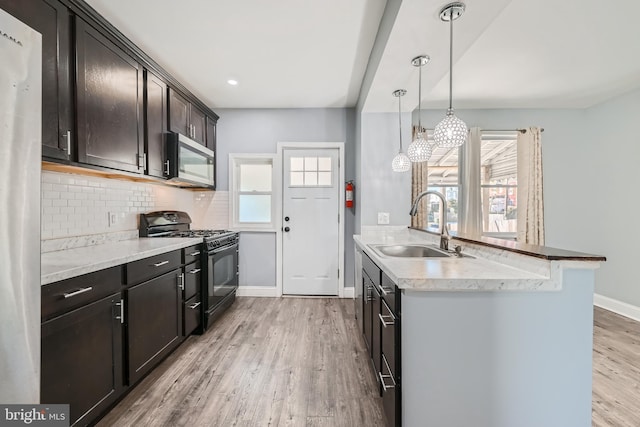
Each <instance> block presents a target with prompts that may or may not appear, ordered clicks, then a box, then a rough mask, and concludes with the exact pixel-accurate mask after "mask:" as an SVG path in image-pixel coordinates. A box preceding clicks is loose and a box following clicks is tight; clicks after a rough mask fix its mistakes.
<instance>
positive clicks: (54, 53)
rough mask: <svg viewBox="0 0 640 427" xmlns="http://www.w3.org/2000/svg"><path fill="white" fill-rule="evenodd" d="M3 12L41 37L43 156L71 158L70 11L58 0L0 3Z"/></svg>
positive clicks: (27, 0)
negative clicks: (69, 137) (68, 136)
mask: <svg viewBox="0 0 640 427" xmlns="http://www.w3.org/2000/svg"><path fill="white" fill-rule="evenodd" d="M0 9H3V10H5V11H6V12H8V13H10V14H11V15H13V16H14V17H16V18H18V19H19V20H21V21H22V22H24V23H25V24H27V25H28V26H30V27H31V28H33V29H34V30H36V31H38V32H39V33H40V34H42V155H43V156H44V157H49V158H53V159H63V160H67V159H70V157H69V156H70V150H69V148H71V145H72V144H71V142H72V141H69V144H67V135H70V133H71V129H72V115H71V112H72V111H73V106H72V96H71V83H70V77H69V76H70V74H69V73H70V71H69V70H70V57H69V52H70V50H71V22H70V17H69V11H68V10H67V8H66V7H65V6H64V5H62V4H61V3H59V2H58V1H57V0H20V1H15V0H0ZM67 131H69V132H67ZM71 138H73V135H71Z"/></svg>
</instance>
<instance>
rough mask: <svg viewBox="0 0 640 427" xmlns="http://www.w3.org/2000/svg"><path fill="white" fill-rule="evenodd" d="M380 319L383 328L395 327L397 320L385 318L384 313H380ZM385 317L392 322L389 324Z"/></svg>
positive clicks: (391, 317)
mask: <svg viewBox="0 0 640 427" xmlns="http://www.w3.org/2000/svg"><path fill="white" fill-rule="evenodd" d="M378 317H379V318H380V322H381V323H382V326H384V327H385V328H386V327H387V326H393V325H395V322H394V320H395V318H394V317H393V316H383V315H382V313H378ZM385 317H387V318H390V319H391V321H390V322H387V320H386V319H385Z"/></svg>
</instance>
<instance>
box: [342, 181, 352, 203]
mask: <svg viewBox="0 0 640 427" xmlns="http://www.w3.org/2000/svg"><path fill="white" fill-rule="evenodd" d="M344 191H345V197H344V201H345V205H346V207H348V208H352V207H353V181H347V184H346V185H345V187H344Z"/></svg>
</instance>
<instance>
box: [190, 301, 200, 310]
mask: <svg viewBox="0 0 640 427" xmlns="http://www.w3.org/2000/svg"><path fill="white" fill-rule="evenodd" d="M200 304H201V303H199V302H196V303H193V304H191V305H190V306H189V308H190V309H191V310H194V309H196V308H198V306H199V305H200Z"/></svg>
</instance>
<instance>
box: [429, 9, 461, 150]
mask: <svg viewBox="0 0 640 427" xmlns="http://www.w3.org/2000/svg"><path fill="white" fill-rule="evenodd" d="M464 10H465V5H464V3H450V4H448V5H446V6H445V7H444V8H442V10H441V11H440V20H442V21H445V22H446V21H449V109H448V110H447V116H446V117H445V118H444V119H442V121H441V122H440V123H438V124H437V125H436V128H435V130H434V131H433V139H434V141H435V143H436V145H437V146H439V147H447V148H454V147H460V146H461V145H462V144H464V142H465V141H466V140H467V125H466V124H465V122H463V121H462V120H460V119H459V118H458V117H456V115H455V114H454V113H453V107H452V103H451V98H452V92H453V21H455V20H456V19H458V18H460V17H461V16H462V14H463V13H464Z"/></svg>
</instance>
